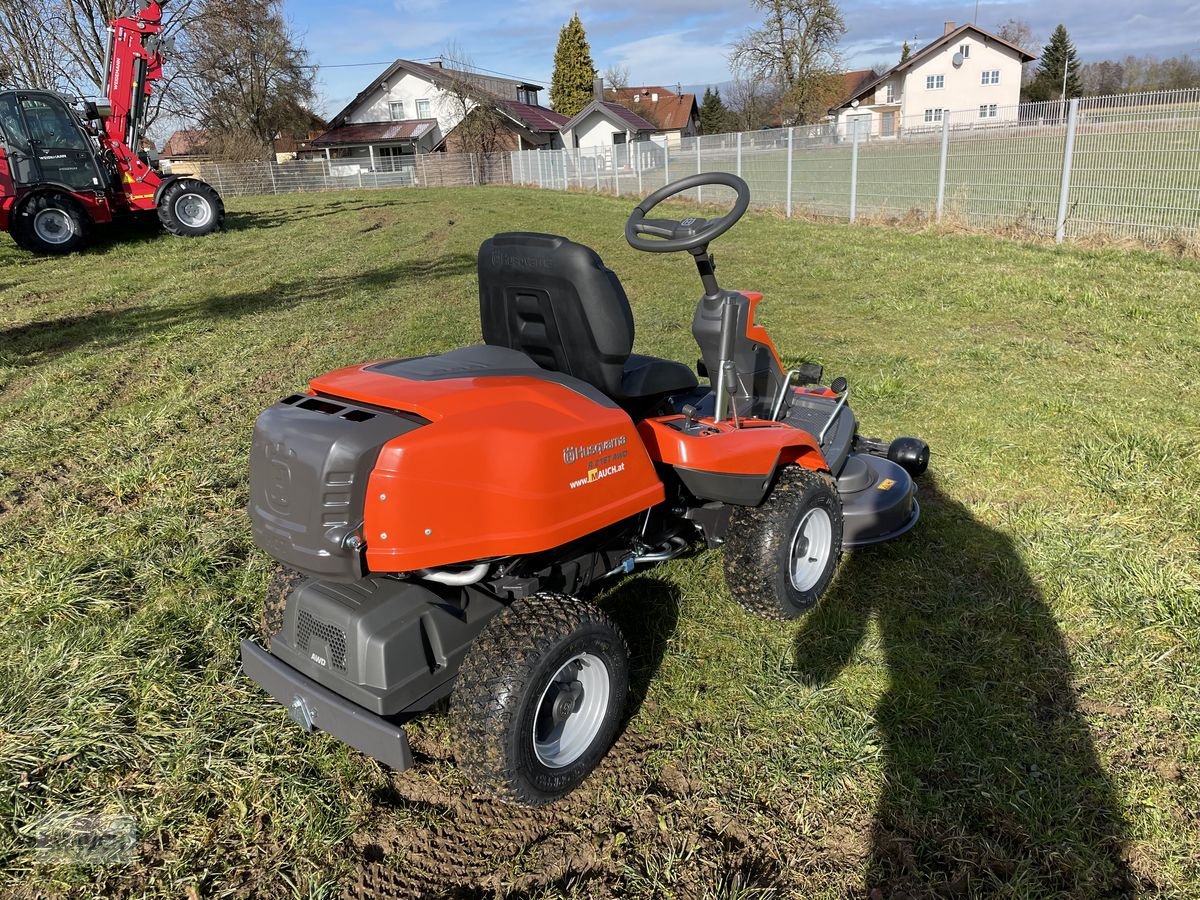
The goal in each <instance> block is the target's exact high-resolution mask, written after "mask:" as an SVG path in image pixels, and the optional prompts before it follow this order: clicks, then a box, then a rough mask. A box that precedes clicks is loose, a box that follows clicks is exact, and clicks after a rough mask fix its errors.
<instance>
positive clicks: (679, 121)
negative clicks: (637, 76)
mask: <svg viewBox="0 0 1200 900" xmlns="http://www.w3.org/2000/svg"><path fill="white" fill-rule="evenodd" d="M604 99H605V100H611V101H612V102H613V103H619V104H621V105H622V106H624V107H625V108H626V109H628V110H632V111H633V112H635V113H637V115H638V116H639V117H640V118H642V119H645V120H646V121H647V122H650V123H651V124H652V125H654V126H655V131H654V134H653V137H655V138H658V139H660V143H665V144H667V145H668V146H671V147H678V146H679V143H680V140H681V139H682V138H685V137H695V136H696V135H697V134H699V133H700V108H699V106H697V104H696V95H695V94H677V93H674V92H673V91H669V90H667V89H666V88H665V87H662V86H661V85H656V84H644V85H640V86H638V87H627V88H617V89H613V88H609V89H607V90H605V92H604Z"/></svg>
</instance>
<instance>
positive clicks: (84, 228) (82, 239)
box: [10, 191, 92, 254]
mask: <svg viewBox="0 0 1200 900" xmlns="http://www.w3.org/2000/svg"><path fill="white" fill-rule="evenodd" d="M91 225H92V220H91V218H90V217H89V216H88V214H87V212H86V211H85V210H84V208H83V206H82V205H80V203H79V202H78V201H77V200H75V199H74V198H73V197H70V196H68V195H66V194H62V193H59V192H57V191H52V192H50V193H43V194H35V195H34V196H33V197H31V198H30V199H29V200H27V201H26V202H25V203H24V204H22V205H21V207H20V209H19V210H18V212H17V214H16V215H15V216H14V217H13V220H12V224H11V226H10V230H11V232H12V237H13V240H14V241H15V242H16V244H17V246H18V247H20V248H21V249H22V250H28V251H29V252H30V253H45V254H65V253H74V252H75V251H77V250H82V249H83V248H84V247H85V246H87V241H88V233H89V231H90V230H91Z"/></svg>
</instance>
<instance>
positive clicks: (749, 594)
mask: <svg viewBox="0 0 1200 900" xmlns="http://www.w3.org/2000/svg"><path fill="white" fill-rule="evenodd" d="M841 555H842V502H841V499H840V498H839V497H838V494H837V487H836V485H835V484H834V482H833V479H832V478H830V477H829V475H828V474H826V473H824V472H814V471H813V470H811V469H805V468H802V467H800V466H787V467H786V468H784V469H782V470H781V471H780V473H779V477H778V478H777V479H776V482H775V486H774V487H773V488H772V489H771V493H770V494H769V495H768V496H767V499H766V500H764V501H763V503H762V504H761V505H759V506H754V507H749V506H745V507H738V508H737V509H735V510H734V512H733V514H732V516H731V517H730V520H729V536H728V538H727V539H726V541H725V584H726V585H727V586H728V587H729V592H730V593H731V594H732V595H733V598H734V599H735V600H736V601H737V602H738V603H740V604H741V605H742V606H743V607H744V608H745V609H746V610H748V611H749V612H752V613H754V614H755V615H757V616H762V617H763V618H766V619H794V618H796V617H797V616H800V615H801V614H803V613H804V612H806V611H807V610H808V609H810V608H812V606H813V605H815V604H816V602H817V601H818V600H819V599H820V598H821V594H823V593H824V591H825V589H826V588H827V587H828V586H829V583H830V582H831V581H832V580H833V574H834V572H835V571H836V569H837V564H838V559H839V558H840V557H841Z"/></svg>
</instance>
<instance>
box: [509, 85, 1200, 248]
mask: <svg viewBox="0 0 1200 900" xmlns="http://www.w3.org/2000/svg"><path fill="white" fill-rule="evenodd" d="M712 171H723V172H733V173H735V174H738V175H740V176H742V177H743V178H745V179H746V181H747V182H748V183H749V185H750V188H751V192H752V195H753V202H754V203H755V204H756V205H758V206H768V207H777V208H780V209H782V210H784V212H785V213H786V214H788V215H793V214H806V215H817V216H829V217H836V218H841V219H849V220H850V221H855V220H857V219H858V218H859V217H862V216H871V217H884V218H902V217H907V218H913V219H916V220H918V221H922V220H946V219H949V220H951V221H960V222H963V223H964V224H967V225H970V226H975V227H996V226H1004V227H1017V228H1020V229H1023V230H1027V231H1030V232H1034V233H1039V234H1046V235H1056V236H1057V238H1058V239H1059V240H1061V239H1063V238H1064V237H1072V238H1080V237H1086V236H1088V235H1093V234H1097V233H1103V234H1108V235H1113V236H1125V237H1133V238H1137V239H1141V240H1147V241H1158V240H1164V239H1168V238H1172V237H1180V236H1189V237H1190V236H1194V235H1195V234H1196V232H1197V230H1200V90H1191V91H1163V92H1156V93H1150V94H1135V95H1120V96H1114V97H1091V98H1087V99H1084V100H1079V101H1070V102H1067V103H1064V102H1059V101H1049V102H1043V103H1027V104H1021V105H1020V106H1011V107H1001V106H997V105H995V104H984V105H981V106H979V107H978V108H974V109H968V110H954V111H950V110H941V109H937V110H924V111H923V112H922V113H921V114H920V115H917V116H910V117H904V118H901V117H900V116H899V115H898V114H894V115H891V116H890V117H886V118H885V117H884V116H882V115H875V116H873V117H871V119H870V121H868V120H867V117H866V116H865V114H864V115H858V116H851V117H847V121H836V122H833V123H830V124H828V125H821V126H814V127H805V128H800V127H797V128H791V129H775V130H764V131H755V132H743V133H739V134H722V135H706V136H703V137H699V138H684V139H682V140H678V139H676V140H670V141H660V140H655V141H647V142H641V143H636V144H618V145H615V146H611V147H584V148H577V149H566V150H536V151H524V152H515V153H513V154H512V178H513V183H514V184H526V185H537V186H539V187H543V188H551V189H558V190H595V191H604V192H609V193H615V194H619V195H627V194H628V195H631V196H632V195H635V194H636V195H638V196H644V195H645V194H648V193H649V192H650V191H652V190H654V189H656V188H658V187H661V186H662V185H663V184H665V183H667V182H668V181H673V180H675V179H678V178H681V177H683V176H685V175H691V174H694V173H696V172H712ZM712 190H713V189H711V188H710V189H709V191H710V199H713V200H716V199H717V197H716V196H713V195H712V193H711V192H712ZM688 195H689V196H690V197H691V199H695V200H701V201H703V200H704V199H705V198H704V195H703V190H692V191H689V192H688Z"/></svg>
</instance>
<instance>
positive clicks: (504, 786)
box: [450, 593, 629, 806]
mask: <svg viewBox="0 0 1200 900" xmlns="http://www.w3.org/2000/svg"><path fill="white" fill-rule="evenodd" d="M580 652H588V653H591V654H594V655H596V656H598V657H599V658H600V659H601V660H603V662H604V665H605V667H606V668H607V669H608V673H609V703H608V708H607V709H606V710H605V713H604V716H603V720H602V723H601V725H600V729H599V731H598V732H597V733H596V735H595V737H594V738H593V739H592V742H591V744H590V745H589V746H588V748H587V749H586V750H585V751H584V752H583V754H582V755H581V756H580V757H579V758H578V759H576V760H575V761H574V762H572V763H570V764H568V765H567V766H564V767H563V768H560V769H551V768H547V767H546V766H544V765H542V763H541V762H540V761H539V760H538V758H537V756H536V754H535V751H534V746H533V721H534V715H535V713H536V710H537V706H538V703H539V701H540V699H541V697H542V694H543V692H544V691H545V689H546V686H547V685H548V684H549V681H550V679H551V678H552V677H553V676H554V675H555V673H556V672H557V671H558V670H559V668H560V667H561V666H562V665H563V664H564V663H565V662H566V661H567V660H569V659H570V658H571V657H572V656H574V655H576V654H577V653H580ZM628 689H629V650H628V648H627V646H626V644H625V638H624V637H623V636H622V634H621V631H620V629H619V628H618V627H617V625H616V623H614V622H613V621H612V619H610V618H609V617H608V615H607V614H606V613H605V612H604V611H603V610H601V609H600V608H599V607H597V606H595V605H593V604H591V603H588V602H587V601H583V600H578V599H575V598H574V597H570V596H566V595H563V594H549V593H546V594H537V595H535V596H533V597H529V598H527V599H524V600H518V601H516V602H515V603H513V604H512V606H510V607H508V609H506V610H504V611H503V612H502V613H500V615H498V616H497V617H496V618H495V619H493V620H492V621H491V622H490V623H489V624H488V626H487V628H486V629H485V630H484V631H483V633H482V634H480V636H479V637H478V638H476V639H475V642H474V644H473V645H472V646H471V650H470V652H469V653H468V654H467V657H466V659H465V660H464V661H463V664H462V667H461V668H460V670H459V674H458V678H457V681H456V683H455V687H454V693H453V694H452V696H451V699H450V726H451V729H452V732H453V734H454V745H455V758H456V760H457V762H458V765H459V768H461V769H462V770H463V771H464V772H466V773H467V774H468V775H469V776H471V778H472V779H473V780H474V781H475V782H476V783H477V784H478V785H479V786H480V787H481V788H483V789H485V790H488V791H490V792H491V793H493V794H495V795H496V796H498V797H499V798H500V799H502V800H506V801H508V802H514V803H520V804H524V805H526V806H542V805H544V804H546V803H550V802H552V801H554V800H557V799H559V798H561V797H563V796H565V795H566V794H568V793H570V792H571V791H572V790H574V789H575V788H576V787H578V785H579V784H580V783H581V782H582V781H583V780H584V779H585V778H586V777H587V776H588V775H589V774H590V773H591V771H592V770H593V769H594V768H595V767H596V765H597V764H598V763H599V762H600V760H601V759H603V757H604V755H605V753H607V752H608V750H609V748H610V747H611V746H612V743H613V741H614V740H615V738H616V735H617V730H618V729H619V727H620V724H621V719H622V715H623V712H624V708H625V700H626V695H627V693H628Z"/></svg>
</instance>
